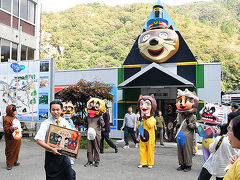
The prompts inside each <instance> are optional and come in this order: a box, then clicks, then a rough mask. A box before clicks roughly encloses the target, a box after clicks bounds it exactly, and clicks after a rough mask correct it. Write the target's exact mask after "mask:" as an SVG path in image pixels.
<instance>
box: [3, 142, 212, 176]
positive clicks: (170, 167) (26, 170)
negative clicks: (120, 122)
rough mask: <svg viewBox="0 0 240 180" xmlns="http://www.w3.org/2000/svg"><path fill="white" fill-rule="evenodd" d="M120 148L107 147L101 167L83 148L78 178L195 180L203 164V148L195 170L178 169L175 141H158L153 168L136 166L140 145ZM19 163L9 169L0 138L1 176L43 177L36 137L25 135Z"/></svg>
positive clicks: (40, 154) (42, 153)
mask: <svg viewBox="0 0 240 180" xmlns="http://www.w3.org/2000/svg"><path fill="white" fill-rule="evenodd" d="M117 145H118V147H119V152H118V153H115V152H114V149H105V151H104V154H101V162H100V165H99V167H94V166H92V167H84V166H83V165H84V164H85V163H86V162H87V156H86V155H87V152H86V150H84V149H81V150H80V151H79V154H78V159H76V161H75V164H74V165H73V169H74V170H75V171H76V174H77V179H78V180H89V179H91V180H95V179H97V180H146V179H147V180H158V179H161V180H195V179H197V177H198V175H199V172H200V170H201V167H202V165H203V157H202V153H201V150H199V151H198V153H197V154H196V155H195V156H194V157H193V166H192V171H190V172H183V171H181V172H179V171H177V170H176V168H177V167H178V160H177V148H176V144H175V143H167V142H166V143H165V146H164V147H162V146H160V145H159V142H157V146H156V147H155V165H154V166H153V168H152V169H148V168H137V166H138V165H139V161H140V158H139V148H135V147H134V144H133V143H132V142H130V148H129V149H123V148H122V147H123V145H124V142H122V141H117ZM19 162H20V163H21V164H20V166H18V167H13V169H12V170H10V171H9V170H6V164H5V142H4V140H2V141H0V179H4V180H5V179H7V180H44V179H45V171H44V149H43V148H41V147H40V146H39V145H37V143H36V142H35V141H34V140H31V139H23V140H22V146H21V150H20V155H19ZM212 179H213V178H212Z"/></svg>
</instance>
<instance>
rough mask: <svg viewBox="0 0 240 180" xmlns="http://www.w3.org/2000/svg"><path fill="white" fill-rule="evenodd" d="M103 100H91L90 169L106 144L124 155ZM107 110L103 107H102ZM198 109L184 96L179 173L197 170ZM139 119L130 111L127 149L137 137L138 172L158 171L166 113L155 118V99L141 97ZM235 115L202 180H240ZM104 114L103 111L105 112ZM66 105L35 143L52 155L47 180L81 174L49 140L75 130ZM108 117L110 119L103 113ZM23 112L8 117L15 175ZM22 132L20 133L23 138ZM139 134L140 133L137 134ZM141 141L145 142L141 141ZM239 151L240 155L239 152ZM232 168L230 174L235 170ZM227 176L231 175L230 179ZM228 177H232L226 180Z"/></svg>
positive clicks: (55, 109) (55, 104) (239, 117)
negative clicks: (52, 133)
mask: <svg viewBox="0 0 240 180" xmlns="http://www.w3.org/2000/svg"><path fill="white" fill-rule="evenodd" d="M101 103H102V102H100V100H96V98H94V99H90V102H88V105H87V106H88V117H87V120H86V121H87V131H88V132H87V139H88V142H87V145H88V150H87V158H88V162H87V163H86V164H85V165H84V166H85V167H87V166H89V165H94V166H95V167H98V166H99V162H100V155H99V154H100V153H104V139H105V140H106V142H107V143H108V144H109V145H110V147H112V148H113V149H115V153H117V152H118V147H117V146H116V145H115V144H114V143H113V142H112V141H111V139H110V138H109V132H110V123H109V120H110V116H109V113H108V112H107V111H105V109H104V108H105V107H104V108H103V106H105V104H104V105H100V104H101ZM102 104H103V103H102ZM197 106H198V98H197V97H196V95H195V94H193V93H191V92H189V91H179V93H178V97H177V103H176V107H177V109H178V111H177V113H178V117H177V120H178V124H177V128H178V131H177V133H176V140H177V148H178V161H179V165H180V166H179V167H178V168H177V170H178V171H184V172H188V171H190V170H191V166H192V154H193V139H194V130H195V129H196V124H195V122H196V116H195V114H194V113H195V112H196V109H197ZM138 107H139V114H134V113H133V112H132V107H129V108H128V113H127V114H126V115H125V117H124V121H123V126H122V127H121V130H122V131H123V130H124V141H125V146H124V147H123V148H124V149H126V148H129V143H128V134H130V135H131V137H132V139H133V142H134V143H135V146H136V147H137V146H138V144H139V153H140V164H139V166H138V168H143V167H148V168H149V169H151V168H152V167H153V165H154V149H155V143H156V138H155V137H156V134H158V133H159V134H160V144H161V145H164V144H163V128H164V126H165V124H164V120H163V117H162V113H161V111H158V115H157V116H155V117H154V113H155V111H156V107H157V105H156V100H155V99H154V96H153V95H150V96H140V97H139V100H138ZM232 107H233V109H232V110H233V111H234V112H232V113H230V114H229V115H228V122H227V124H224V125H221V126H220V128H219V129H216V133H218V134H219V135H222V134H224V133H226V131H227V136H228V138H227V136H226V135H222V136H217V137H216V138H215V139H214V141H213V143H211V144H210V145H209V151H210V156H209V157H208V159H207V160H206V162H205V163H204V165H203V167H202V170H201V172H200V174H199V177H198V180H207V179H210V178H211V176H212V175H214V176H216V179H217V180H220V179H225V180H230V179H236V180H237V179H240V158H238V157H239V156H240V150H239V151H238V152H237V151H236V149H240V110H239V109H238V107H237V105H235V104H233V105H232ZM101 108H103V109H104V110H103V109H101ZM62 112H63V104H62V103H61V102H60V101H52V102H51V103H50V113H51V116H50V117H49V118H48V119H47V120H45V121H43V122H42V123H41V126H40V129H39V130H38V132H37V134H36V136H35V140H36V141H37V143H38V144H39V145H40V146H41V147H43V148H44V149H46V151H45V165H44V168H45V172H46V179H59V180H61V179H69V180H70V179H76V173H75V171H74V170H73V169H72V166H71V161H70V158H69V157H67V156H65V155H62V154H61V151H60V150H61V148H53V147H51V146H49V145H48V144H47V143H46V142H47V135H48V131H49V126H50V124H54V125H58V126H61V127H66V128H69V129H71V128H73V127H71V122H70V121H67V120H66V119H65V118H63V117H62ZM103 112H104V113H103ZM16 115H17V109H16V106H14V105H9V106H7V108H6V117H5V118H4V121H3V125H4V132H5V142H6V149H5V154H6V164H7V169H8V170H11V169H12V167H13V166H19V165H20V163H19V162H18V155H19V151H20V146H21V139H20V140H19V139H17V138H16V139H15V138H14V137H15V135H16V134H20V135H21V131H22V129H21V124H20V122H19V120H17V118H16ZM226 129H227V130H226ZM17 131H18V132H17ZM136 132H137V133H136ZM138 136H139V138H137V137H138ZM233 148H236V149H233ZM229 159H231V166H230V168H226V166H227V165H228V164H230V162H229ZM226 169H227V170H226ZM226 172H227V173H226ZM225 174H226V175H225Z"/></svg>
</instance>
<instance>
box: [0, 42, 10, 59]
mask: <svg viewBox="0 0 240 180" xmlns="http://www.w3.org/2000/svg"><path fill="white" fill-rule="evenodd" d="M9 58H10V41H7V40H4V39H2V43H1V62H8V59H9Z"/></svg>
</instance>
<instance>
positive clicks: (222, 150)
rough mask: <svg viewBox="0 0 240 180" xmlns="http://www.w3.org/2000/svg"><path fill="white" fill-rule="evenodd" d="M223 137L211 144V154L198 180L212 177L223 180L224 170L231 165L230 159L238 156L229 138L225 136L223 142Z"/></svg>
mask: <svg viewBox="0 0 240 180" xmlns="http://www.w3.org/2000/svg"><path fill="white" fill-rule="evenodd" d="M221 137H222V136H218V137H216V138H215V140H214V141H213V143H212V144H210V146H209V151H210V152H211V154H210V156H209V158H208V159H207V161H206V162H205V163H204V165H203V167H202V170H201V172H200V174H199V176H198V180H209V179H210V178H211V177H212V175H214V176H216V180H222V179H223V177H224V176H225V174H226V171H225V170H224V169H225V168H226V166H227V165H228V164H229V163H230V162H229V159H230V158H231V156H233V155H234V154H236V152H237V150H236V149H233V148H232V147H231V145H230V143H229V141H228V137H227V136H223V139H222V142H221V140H220V139H221ZM217 144H220V145H217ZM216 147H217V149H216Z"/></svg>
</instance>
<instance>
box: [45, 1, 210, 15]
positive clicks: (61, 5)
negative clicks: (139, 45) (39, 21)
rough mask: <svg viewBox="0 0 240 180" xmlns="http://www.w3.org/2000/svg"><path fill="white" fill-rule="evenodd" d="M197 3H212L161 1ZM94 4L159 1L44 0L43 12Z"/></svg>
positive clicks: (182, 2) (167, 2) (168, 2)
mask: <svg viewBox="0 0 240 180" xmlns="http://www.w3.org/2000/svg"><path fill="white" fill-rule="evenodd" d="M197 1H211V0H161V2H162V3H163V4H165V3H166V4H168V5H179V4H184V3H189V2H197ZM94 2H97V3H104V4H108V5H111V6H115V5H124V4H132V3H138V2H144V3H152V4H155V3H156V2H157V0H42V11H43V12H57V11H61V10H65V9H68V8H71V7H74V6H76V5H78V4H87V3H94Z"/></svg>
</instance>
